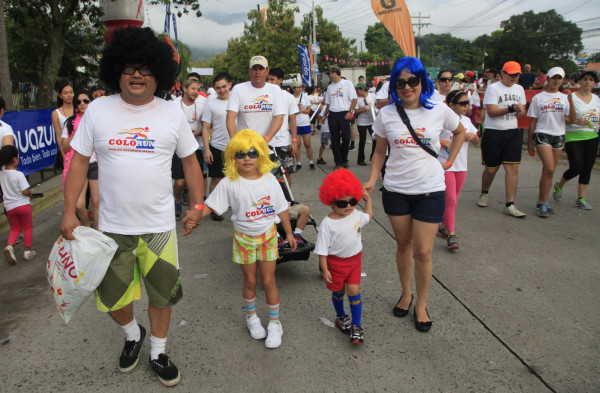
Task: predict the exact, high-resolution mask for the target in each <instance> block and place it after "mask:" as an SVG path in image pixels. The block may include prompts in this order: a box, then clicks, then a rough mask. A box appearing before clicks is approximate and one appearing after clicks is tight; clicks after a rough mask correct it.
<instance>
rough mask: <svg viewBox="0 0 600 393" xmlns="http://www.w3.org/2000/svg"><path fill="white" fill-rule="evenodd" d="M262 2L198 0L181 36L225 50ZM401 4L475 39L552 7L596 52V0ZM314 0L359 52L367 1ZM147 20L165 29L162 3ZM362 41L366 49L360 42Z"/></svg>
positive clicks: (302, 5)
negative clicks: (522, 15)
mask: <svg viewBox="0 0 600 393" xmlns="http://www.w3.org/2000/svg"><path fill="white" fill-rule="evenodd" d="M260 2H261V1H260V0H256V1H249V0H199V3H200V8H201V11H202V14H203V16H202V17H201V18H196V17H195V16H191V15H184V16H183V17H181V18H178V21H177V24H178V33H179V40H180V41H183V42H184V43H186V44H188V45H190V46H194V47H201V48H206V49H210V50H211V51H225V49H226V47H227V40H228V39H229V38H231V37H239V36H241V35H242V33H243V31H244V21H246V20H247V13H248V11H250V10H251V9H256V7H257V4H258V3H260ZM405 2H406V6H407V7H408V9H409V10H410V13H411V15H412V16H413V17H415V16H418V15H419V13H421V15H422V16H424V17H425V16H428V17H429V18H428V19H422V23H431V25H430V26H426V27H422V29H421V34H428V33H434V34H442V33H450V34H452V35H454V36H456V37H460V38H464V39H473V38H475V37H477V36H480V35H482V34H486V33H487V34H489V33H490V32H492V31H493V30H497V29H500V22H501V21H503V20H506V19H508V18H510V16H511V15H514V14H520V13H522V12H525V11H528V10H533V11H535V12H541V11H548V10H549V9H551V8H554V9H556V11H557V12H558V13H559V14H561V15H563V17H564V18H565V19H566V20H569V21H571V22H574V23H576V24H577V25H578V26H579V27H580V28H582V29H583V31H584V33H583V40H582V41H583V45H584V47H585V51H586V52H587V53H588V54H591V53H595V52H600V1H598V0H563V1H556V0H551V1H540V0H447V1H443V2H442V1H439V0H405ZM311 4H312V0H305V1H303V2H300V1H297V5H298V8H299V9H300V14H298V15H297V18H296V20H297V23H298V25H299V24H300V20H301V19H302V15H303V14H305V13H309V12H310V10H311ZM314 4H315V6H316V5H320V6H321V7H322V8H323V11H324V15H325V18H326V19H328V20H329V21H331V22H334V23H336V24H337V25H338V26H339V28H340V30H341V31H342V33H343V35H344V36H345V37H347V38H354V39H356V46H357V48H358V49H359V50H360V48H361V42H362V41H364V35H365V32H366V30H367V27H368V26H370V25H373V24H375V23H376V22H378V19H377V17H376V16H375V14H374V13H373V11H372V9H371V1H370V0H337V1H332V0H315V1H314ZM145 19H146V21H145V23H146V25H149V26H151V27H152V28H153V29H154V30H156V31H163V26H164V19H165V9H164V7H162V6H149V7H148V8H147V9H146V18H145ZM413 22H414V23H416V22H417V20H416V19H413ZM593 30H596V31H593ZM586 31H588V32H586ZM415 33H416V28H415ZM172 35H173V34H172ZM317 40H318V37H317ZM362 45H363V49H364V42H362ZM365 50H366V49H365Z"/></svg>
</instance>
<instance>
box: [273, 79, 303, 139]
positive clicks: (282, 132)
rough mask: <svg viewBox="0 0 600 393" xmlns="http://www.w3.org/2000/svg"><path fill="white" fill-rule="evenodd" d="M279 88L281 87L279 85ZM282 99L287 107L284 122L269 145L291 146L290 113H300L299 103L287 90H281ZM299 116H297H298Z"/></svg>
mask: <svg viewBox="0 0 600 393" xmlns="http://www.w3.org/2000/svg"><path fill="white" fill-rule="evenodd" d="M277 88H279V87H277ZM280 101H281V102H282V103H283V105H284V108H285V111H286V112H285V114H284V115H283V124H282V125H281V128H280V129H279V131H277V133H276V134H275V135H273V138H272V139H271V141H270V142H269V146H275V147H281V146H290V145H291V144H292V134H291V132H290V124H289V121H290V115H295V114H296V113H298V103H297V101H296V97H294V96H293V95H292V94H290V93H288V92H287V91H283V90H282V91H281V96H280ZM296 117H297V116H296Z"/></svg>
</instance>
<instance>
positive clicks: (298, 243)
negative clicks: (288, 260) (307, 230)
mask: <svg viewBox="0 0 600 393" xmlns="http://www.w3.org/2000/svg"><path fill="white" fill-rule="evenodd" d="M294 239H296V246H298V247H303V246H306V241H305V240H304V239H303V238H302V235H300V234H299V233H294Z"/></svg>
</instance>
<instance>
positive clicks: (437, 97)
mask: <svg viewBox="0 0 600 393" xmlns="http://www.w3.org/2000/svg"><path fill="white" fill-rule="evenodd" d="M429 99H430V100H431V101H435V102H445V101H446V97H444V95H443V94H442V93H440V92H439V91H437V90H434V91H433V94H432V95H431V97H430V98H429Z"/></svg>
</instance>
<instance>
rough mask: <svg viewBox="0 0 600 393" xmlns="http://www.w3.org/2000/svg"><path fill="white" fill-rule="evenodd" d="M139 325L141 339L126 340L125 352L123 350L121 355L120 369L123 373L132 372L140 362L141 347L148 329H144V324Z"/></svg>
mask: <svg viewBox="0 0 600 393" xmlns="http://www.w3.org/2000/svg"><path fill="white" fill-rule="evenodd" d="M138 326H139V327H140V340H139V341H133V340H132V341H127V340H125V346H124V347H123V352H121V356H120V357H119V371H120V372H122V373H128V372H130V371H131V370H133V369H134V368H135V367H136V366H137V364H138V360H139V358H140V349H141V348H142V344H143V343H144V338H145V337H146V329H144V327H143V326H142V325H138Z"/></svg>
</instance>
